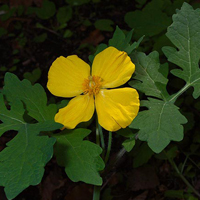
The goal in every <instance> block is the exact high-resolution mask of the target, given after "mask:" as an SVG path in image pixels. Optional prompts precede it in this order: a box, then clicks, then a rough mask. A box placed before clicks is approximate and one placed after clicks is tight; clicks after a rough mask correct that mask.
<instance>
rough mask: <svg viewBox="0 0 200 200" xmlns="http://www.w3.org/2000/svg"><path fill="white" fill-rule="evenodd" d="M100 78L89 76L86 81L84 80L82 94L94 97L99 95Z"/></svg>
mask: <svg viewBox="0 0 200 200" xmlns="http://www.w3.org/2000/svg"><path fill="white" fill-rule="evenodd" d="M101 82H102V78H100V77H99V76H89V77H88V79H85V80H84V82H83V91H84V94H87V93H89V95H91V94H93V95H96V94H98V93H99V90H100V88H101Z"/></svg>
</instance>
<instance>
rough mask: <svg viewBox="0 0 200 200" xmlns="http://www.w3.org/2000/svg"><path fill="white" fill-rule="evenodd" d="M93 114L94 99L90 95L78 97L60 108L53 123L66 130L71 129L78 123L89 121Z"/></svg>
mask: <svg viewBox="0 0 200 200" xmlns="http://www.w3.org/2000/svg"><path fill="white" fill-rule="evenodd" d="M93 113H94V98H93V96H92V95H88V94H87V95H79V96H77V97H75V98H73V99H72V100H70V102H69V103H68V105H67V106H66V107H64V108H61V109H60V110H59V112H58V113H57V114H56V116H55V121H56V122H58V123H61V124H63V125H64V126H65V127H66V128H68V129H73V128H75V127H76V125H77V124H79V123H80V122H86V121H89V120H90V119H91V118H92V115H93Z"/></svg>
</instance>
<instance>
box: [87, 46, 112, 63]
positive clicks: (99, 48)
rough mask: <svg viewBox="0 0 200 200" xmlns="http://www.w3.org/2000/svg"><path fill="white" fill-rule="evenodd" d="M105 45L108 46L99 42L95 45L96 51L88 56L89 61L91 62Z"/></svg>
mask: <svg viewBox="0 0 200 200" xmlns="http://www.w3.org/2000/svg"><path fill="white" fill-rule="evenodd" d="M107 47H108V45H106V44H100V45H98V46H97V50H96V52H95V53H94V54H93V55H90V56H89V61H90V62H91V63H92V62H93V60H94V57H95V56H96V55H97V54H98V53H100V52H101V51H103V50H104V49H106V48H107Z"/></svg>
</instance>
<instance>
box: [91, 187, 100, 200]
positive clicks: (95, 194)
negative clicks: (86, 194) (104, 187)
mask: <svg viewBox="0 0 200 200" xmlns="http://www.w3.org/2000/svg"><path fill="white" fill-rule="evenodd" d="M100 190H101V187H100V186H96V185H95V186H94V191H93V200H99V199H100Z"/></svg>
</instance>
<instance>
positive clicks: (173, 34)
mask: <svg viewBox="0 0 200 200" xmlns="http://www.w3.org/2000/svg"><path fill="white" fill-rule="evenodd" d="M199 33H200V9H196V10H194V9H193V8H192V6H190V5H189V4H187V3H184V4H183V6H182V8H181V10H177V14H175V15H173V23H172V25H171V26H169V28H168V30H167V34H166V35H167V37H168V38H169V39H170V40H171V42H172V43H173V44H174V45H175V46H176V47H177V49H176V48H174V47H164V48H163V52H164V54H165V55H166V56H167V58H168V60H169V61H170V62H172V63H174V64H176V65H177V66H179V67H180V68H181V69H173V70H172V71H171V72H172V73H173V74H174V75H175V76H177V77H179V78H181V79H183V80H184V81H185V82H186V86H185V90H186V89H187V88H189V87H190V86H193V87H194V92H193V96H194V98H197V97H199V96H200V69H199V59H200V48H199V46H200V34H199Z"/></svg>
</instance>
